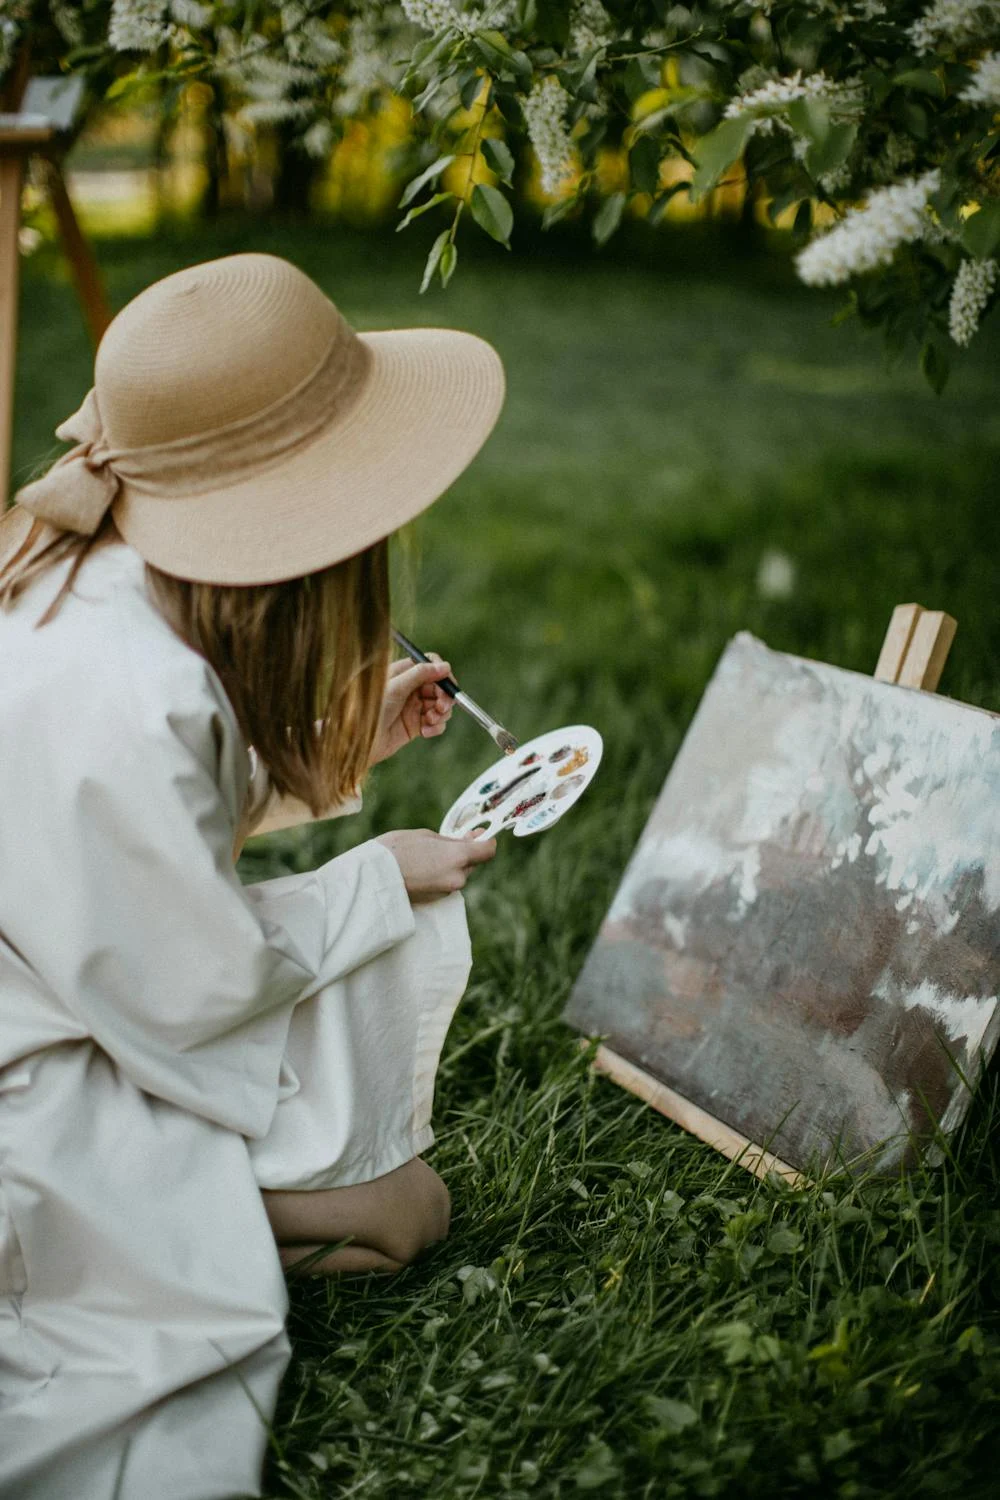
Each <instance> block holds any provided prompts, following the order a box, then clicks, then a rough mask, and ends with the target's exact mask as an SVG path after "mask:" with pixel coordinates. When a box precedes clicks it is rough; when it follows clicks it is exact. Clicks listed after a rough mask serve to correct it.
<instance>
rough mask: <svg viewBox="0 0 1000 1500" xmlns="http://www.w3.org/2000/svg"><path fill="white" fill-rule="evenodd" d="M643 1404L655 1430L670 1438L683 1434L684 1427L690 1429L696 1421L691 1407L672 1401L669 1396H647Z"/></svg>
mask: <svg viewBox="0 0 1000 1500" xmlns="http://www.w3.org/2000/svg"><path fill="white" fill-rule="evenodd" d="M643 1404H644V1405H645V1408H646V1411H647V1412H648V1413H649V1415H650V1416H651V1417H652V1418H653V1421H654V1422H655V1423H656V1425H657V1428H658V1429H659V1430H660V1431H661V1432H665V1433H669V1434H670V1436H671V1437H672V1436H674V1435H675V1434H676V1433H678V1432H683V1431H684V1428H685V1427H692V1426H693V1425H694V1423H695V1422H697V1420H698V1413H697V1412H696V1411H695V1409H694V1407H693V1406H689V1405H688V1403H687V1402H686V1401H672V1400H671V1399H670V1397H669V1396H647V1397H646V1398H645V1401H644V1403H643Z"/></svg>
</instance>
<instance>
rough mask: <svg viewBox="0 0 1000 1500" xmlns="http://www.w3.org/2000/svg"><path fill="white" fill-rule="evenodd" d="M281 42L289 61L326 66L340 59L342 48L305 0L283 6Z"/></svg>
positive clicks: (313, 66)
mask: <svg viewBox="0 0 1000 1500" xmlns="http://www.w3.org/2000/svg"><path fill="white" fill-rule="evenodd" d="M281 31H282V37H281V41H282V45H283V47H284V49H285V54H286V56H287V57H288V59H289V61H290V62H293V63H301V64H303V65H304V66H305V67H311V68H317V69H318V68H324V67H327V66H329V64H330V63H335V62H337V61H338V60H339V58H340V56H341V53H342V52H343V48H342V47H341V45H340V43H339V42H338V40H337V38H336V37H335V36H334V35H333V34H332V33H331V32H330V31H329V29H328V28H327V26H326V25H325V23H324V22H323V21H322V19H321V18H320V17H319V16H317V15H312V14H311V13H310V8H309V6H308V5H304V4H303V3H302V0H294V3H292V4H288V5H283V6H282V7H281Z"/></svg>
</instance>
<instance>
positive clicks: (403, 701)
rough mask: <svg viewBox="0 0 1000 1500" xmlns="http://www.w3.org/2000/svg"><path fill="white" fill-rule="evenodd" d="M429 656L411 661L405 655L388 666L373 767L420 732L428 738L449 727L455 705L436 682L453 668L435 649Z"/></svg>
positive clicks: (373, 750)
mask: <svg viewBox="0 0 1000 1500" xmlns="http://www.w3.org/2000/svg"><path fill="white" fill-rule="evenodd" d="M430 656H431V660H430V661H429V662H412V661H410V660H409V659H408V658H405V657H404V658H403V659H402V660H401V661H394V662H393V663H392V664H391V666H390V667H389V676H388V678H387V679H386V685H385V695H384V697H383V699H382V718H381V720H380V721H379V727H378V734H377V735H376V736H375V745H374V747H373V749H372V758H371V764H372V765H373V766H374V765H377V764H378V762H379V761H380V760H388V758H389V756H390V755H395V753H396V751H397V750H400V749H402V747H403V746H404V745H408V744H409V742H410V740H415V739H416V738H417V736H418V735H420V736H421V737H422V738H423V739H425V740H429V739H433V738H434V736H435V735H439V734H444V732H445V730H446V729H447V727H448V720H449V719H450V718H451V711H452V708H453V706H454V705H453V703H452V700H451V699H450V698H449V697H448V694H447V693H446V692H444V691H443V690H442V689H441V688H439V687H437V686H435V684H436V683H438V682H440V681H441V678H442V677H447V676H448V675H449V673H450V672H451V667H450V666H449V665H448V663H447V662H446V661H442V660H441V658H440V657H439V656H435V655H434V653H433V652H431V653H430Z"/></svg>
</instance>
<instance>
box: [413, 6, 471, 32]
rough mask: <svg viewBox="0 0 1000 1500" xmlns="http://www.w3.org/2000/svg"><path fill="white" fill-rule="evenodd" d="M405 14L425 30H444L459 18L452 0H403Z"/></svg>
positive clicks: (415, 24)
mask: <svg viewBox="0 0 1000 1500" xmlns="http://www.w3.org/2000/svg"><path fill="white" fill-rule="evenodd" d="M403 14H404V16H405V17H406V19H407V20H408V21H412V22H413V24H414V26H422V27H423V29H424V31H443V30H444V28H445V27H446V26H454V25H455V22H456V21H457V19H458V17H457V16H456V14H455V7H454V6H453V5H452V3H451V0H403Z"/></svg>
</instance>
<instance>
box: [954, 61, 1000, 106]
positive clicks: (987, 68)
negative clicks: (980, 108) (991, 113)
mask: <svg viewBox="0 0 1000 1500" xmlns="http://www.w3.org/2000/svg"><path fill="white" fill-rule="evenodd" d="M959 98H960V99H964V100H965V102H966V103H967V104H986V105H988V106H989V107H990V108H992V109H1000V52H987V54H986V56H985V57H982V58H980V60H979V64H978V66H977V68H976V76H975V78H973V80H972V82H971V83H970V84H969V86H968V88H966V89H963V90H962V92H961V94H960V95H959Z"/></svg>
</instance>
